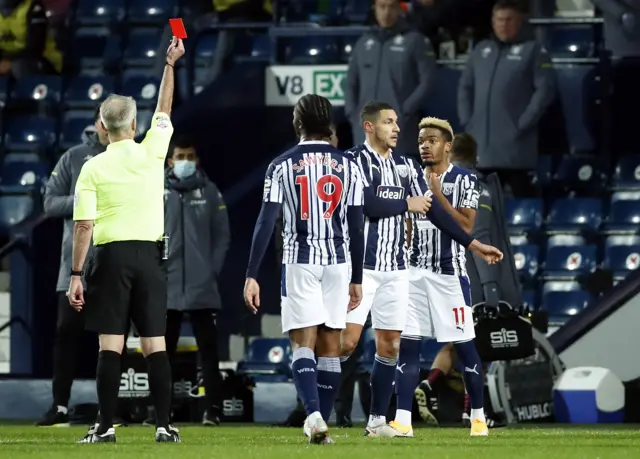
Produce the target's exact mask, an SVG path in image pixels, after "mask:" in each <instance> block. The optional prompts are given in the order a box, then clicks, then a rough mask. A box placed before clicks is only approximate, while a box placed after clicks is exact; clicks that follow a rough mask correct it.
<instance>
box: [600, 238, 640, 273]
mask: <svg viewBox="0 0 640 459" xmlns="http://www.w3.org/2000/svg"><path fill="white" fill-rule="evenodd" d="M604 266H605V267H606V268H608V269H610V270H611V271H612V272H613V278H614V279H615V280H622V279H624V278H625V277H626V276H627V275H628V274H629V273H630V272H631V271H634V270H636V269H638V266H640V236H609V237H608V238H607V240H606V242H605V248H604Z"/></svg>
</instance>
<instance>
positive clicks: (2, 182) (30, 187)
mask: <svg viewBox="0 0 640 459" xmlns="http://www.w3.org/2000/svg"><path fill="white" fill-rule="evenodd" d="M48 175H49V168H48V167H47V165H46V163H44V162H43V161H41V160H40V158H39V157H38V155H37V154H29V153H22V154H20V153H18V154H11V153H10V154H8V155H7V156H6V157H5V159H4V164H3V166H2V176H1V177H0V192H1V193H21V192H29V191H34V190H35V191H42V187H43V186H44V184H45V182H46V180H47V178H48Z"/></svg>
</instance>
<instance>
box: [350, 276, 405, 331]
mask: <svg viewBox="0 0 640 459" xmlns="http://www.w3.org/2000/svg"><path fill="white" fill-rule="evenodd" d="M408 303H409V282H408V271H407V270H406V269H403V270H399V271H374V270H371V269H365V270H364V273H363V276H362V302H361V303H360V306H358V307H357V308H355V309H354V310H352V311H349V314H348V315H347V322H348V323H355V324H359V325H364V323H365V322H366V321H367V316H368V315H369V311H371V326H372V327H373V329H374V330H398V331H402V330H403V329H404V324H405V322H406V316H407V306H408Z"/></svg>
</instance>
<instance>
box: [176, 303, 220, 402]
mask: <svg viewBox="0 0 640 459" xmlns="http://www.w3.org/2000/svg"><path fill="white" fill-rule="evenodd" d="M185 313H187V314H189V319H190V320H191V326H192V327H193V334H194V335H195V338H196V343H197V344H198V351H199V352H200V360H201V361H202V379H203V380H204V390H205V392H206V394H207V406H209V407H210V408H211V409H213V410H214V411H217V412H219V411H220V405H221V395H222V394H221V392H222V378H221V377H220V360H219V356H218V329H217V327H216V313H215V311H214V310H212V309H197V310H193V311H175V310H171V309H170V310H168V311H167V333H166V335H165V340H166V343H167V353H168V354H169V358H170V359H172V358H173V356H174V355H175V352H176V348H177V346H178V339H179V338H180V327H181V325H182V318H183V315H184V314H185Z"/></svg>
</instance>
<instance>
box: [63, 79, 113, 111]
mask: <svg viewBox="0 0 640 459" xmlns="http://www.w3.org/2000/svg"><path fill="white" fill-rule="evenodd" d="M114 92H115V80H114V78H112V77H108V76H98V77H92V76H88V75H82V76H78V77H75V78H74V79H73V80H71V82H70V83H69V87H68V88H67V91H66V93H65V98H64V99H65V100H64V102H65V104H66V106H67V107H69V108H92V109H94V108H96V107H97V105H98V104H99V103H101V102H102V101H103V100H104V99H106V98H107V96H108V95H109V94H112V93H114Z"/></svg>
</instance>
